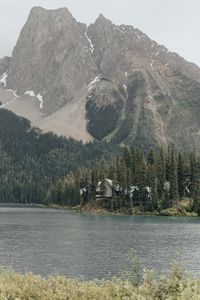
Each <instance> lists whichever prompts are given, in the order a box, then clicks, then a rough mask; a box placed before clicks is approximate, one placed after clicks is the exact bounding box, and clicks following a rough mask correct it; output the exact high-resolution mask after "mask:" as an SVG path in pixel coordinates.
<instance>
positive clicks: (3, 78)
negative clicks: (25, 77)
mask: <svg viewBox="0 0 200 300" xmlns="http://www.w3.org/2000/svg"><path fill="white" fill-rule="evenodd" d="M7 77H8V70H7V71H6V72H5V73H3V75H2V76H1V78H0V82H1V83H3V85H4V87H6V86H7V82H6V79H7Z"/></svg>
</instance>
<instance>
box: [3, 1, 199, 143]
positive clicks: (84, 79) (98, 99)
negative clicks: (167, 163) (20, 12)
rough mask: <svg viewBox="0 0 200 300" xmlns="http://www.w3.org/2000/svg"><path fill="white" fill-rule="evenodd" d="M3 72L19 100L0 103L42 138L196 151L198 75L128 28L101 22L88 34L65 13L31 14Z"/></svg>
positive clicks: (193, 67)
mask: <svg viewBox="0 0 200 300" xmlns="http://www.w3.org/2000/svg"><path fill="white" fill-rule="evenodd" d="M7 69H8V73H6V87H7V88H9V89H11V90H12V91H16V92H15V93H16V96H19V97H18V98H17V99H16V100H15V99H14V100H13V98H12V104H10V100H9V101H8V100H7V99H8V98H6V97H7V96H6V97H3V92H2V91H0V97H1V100H2V99H3V100H2V101H1V102H2V103H4V105H5V106H6V107H7V108H8V109H12V110H13V111H17V113H18V112H19V110H20V109H19V106H21V111H23V116H25V117H26V116H27V115H28V116H29V118H30V119H31V120H32V118H33V119H34V120H37V122H36V121H34V122H33V124H34V125H35V126H39V127H40V128H41V129H43V130H45V131H54V132H56V133H59V134H62V135H66V136H70V135H71V136H73V137H75V138H79V139H80V138H82V139H83V140H84V141H86V140H91V139H93V138H96V139H98V140H103V139H106V140H109V141H110V140H111V141H112V142H115V143H126V144H137V145H142V146H144V147H149V146H154V145H163V144H165V145H166V144H169V143H172V144H175V145H177V146H178V147H183V148H186V147H188V148H192V147H194V146H195V147H198V148H200V118H199V113H200V69H199V68H198V67H197V66H196V65H195V64H192V63H189V62H187V61H186V60H184V59H183V58H181V57H180V56H178V55H177V54H176V53H172V52H170V51H168V49H166V48H165V47H164V46H161V45H158V44H157V43H156V42H155V41H153V40H151V39H150V38H149V37H148V36H146V35H145V34H144V33H142V32H141V31H139V30H138V29H135V28H133V27H132V26H127V25H121V26H116V25H114V24H113V23H112V22H111V21H110V20H107V19H106V18H105V17H104V16H103V15H100V16H99V18H98V19H97V20H96V21H95V23H94V24H91V25H90V26H89V27H87V26H86V25H84V24H81V23H78V22H77V21H76V20H75V19H74V18H73V16H72V15H71V14H70V12H69V11H68V10H67V9H66V8H63V9H58V10H53V11H48V10H45V9H43V8H40V7H38V8H33V9H32V10H31V12H30V16H29V18H28V20H27V23H26V24H25V26H24V28H23V29H22V32H21V34H20V37H19V40H18V42H17V45H16V47H15V48H14V51H13V55H12V59H11V61H8V62H7V63H3V61H2V60H0V76H2V74H4V73H5V72H6V71H7ZM4 75H5V74H4ZM4 77H5V76H4ZM3 80H4V81H5V78H4V79H3ZM21 99H22V100H21ZM38 100H39V102H38ZM33 102H34V113H33V117H31V116H30V115H31V114H30V110H29V111H28V113H26V111H27V107H33ZM29 103H31V104H30V105H29ZM31 105H32V106H31ZM22 108H23V109H22ZM35 114H38V117H35ZM72 127H73V128H72Z"/></svg>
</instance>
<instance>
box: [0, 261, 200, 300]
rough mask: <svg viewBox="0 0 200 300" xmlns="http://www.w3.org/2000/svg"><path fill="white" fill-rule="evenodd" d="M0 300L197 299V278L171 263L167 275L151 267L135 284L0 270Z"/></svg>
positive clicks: (199, 294)
mask: <svg viewBox="0 0 200 300" xmlns="http://www.w3.org/2000/svg"><path fill="white" fill-rule="evenodd" d="M0 299H1V300H7V299H9V300H22V299H23V300H86V299H88V300H90V299H91V300H95V299H96V300H98V299H99V300H104V299H108V300H110V299H123V300H129V299H130V300H136V299H137V300H156V299H160V300H164V299H168V300H179V299H180V300H189V299H190V300H196V299H200V279H193V278H190V277H189V276H188V277H185V276H184V275H183V272H182V270H181V269H180V268H179V267H177V266H174V267H173V268H172V271H171V273H170V275H169V276H163V277H160V278H159V279H156V278H155V276H154V274H153V271H147V272H146V273H145V274H144V278H143V283H141V284H140V285H137V284H135V283H133V282H131V280H129V279H126V280H125V279H124V280H122V279H119V278H115V279H112V280H109V281H104V280H102V281H90V282H78V281H74V280H69V279H67V278H65V277H62V276H50V277H48V278H47V279H45V278H42V277H40V276H36V275H33V274H25V275H22V274H18V273H15V272H14V271H6V270H2V271H1V273H0Z"/></svg>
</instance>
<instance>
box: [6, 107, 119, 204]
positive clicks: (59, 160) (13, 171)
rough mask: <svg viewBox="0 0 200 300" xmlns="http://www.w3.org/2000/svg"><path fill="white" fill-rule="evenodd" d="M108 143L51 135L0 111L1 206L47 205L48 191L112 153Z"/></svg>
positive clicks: (21, 119) (7, 112) (11, 114)
mask: <svg viewBox="0 0 200 300" xmlns="http://www.w3.org/2000/svg"><path fill="white" fill-rule="evenodd" d="M112 151H113V150H112V149H111V147H110V146H109V145H108V144H106V143H97V142H94V143H88V144H86V145H84V144H83V143H82V142H79V141H75V140H73V139H71V138H70V139H66V138H64V137H57V136H56V135H54V134H52V133H48V134H42V132H41V131H40V130H39V129H37V128H31V125H30V122H29V121H28V120H26V119H24V118H20V117H18V116H16V115H15V114H13V113H12V112H9V111H7V110H4V109H0V202H6V203H7V202H10V203H16V202H17V203H44V202H45V198H46V194H47V190H48V189H49V187H50V186H51V185H52V184H53V183H55V182H56V181H57V180H58V179H60V178H63V177H64V176H65V175H67V174H68V173H69V172H70V171H73V170H75V169H77V168H78V167H80V166H90V165H91V164H92V165H95V164H96V163H97V162H98V161H99V160H100V159H101V157H102V155H105V156H106V157H107V158H108V157H110V155H111V153H112Z"/></svg>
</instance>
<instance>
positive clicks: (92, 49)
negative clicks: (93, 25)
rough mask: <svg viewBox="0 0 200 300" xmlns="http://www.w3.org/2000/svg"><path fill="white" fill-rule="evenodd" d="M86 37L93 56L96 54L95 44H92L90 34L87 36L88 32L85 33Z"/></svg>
mask: <svg viewBox="0 0 200 300" xmlns="http://www.w3.org/2000/svg"><path fill="white" fill-rule="evenodd" d="M85 36H86V39H87V40H88V43H89V45H90V47H89V50H90V52H91V53H92V54H93V53H94V45H93V43H92V40H91V39H90V38H89V36H88V34H87V30H86V32H85Z"/></svg>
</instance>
